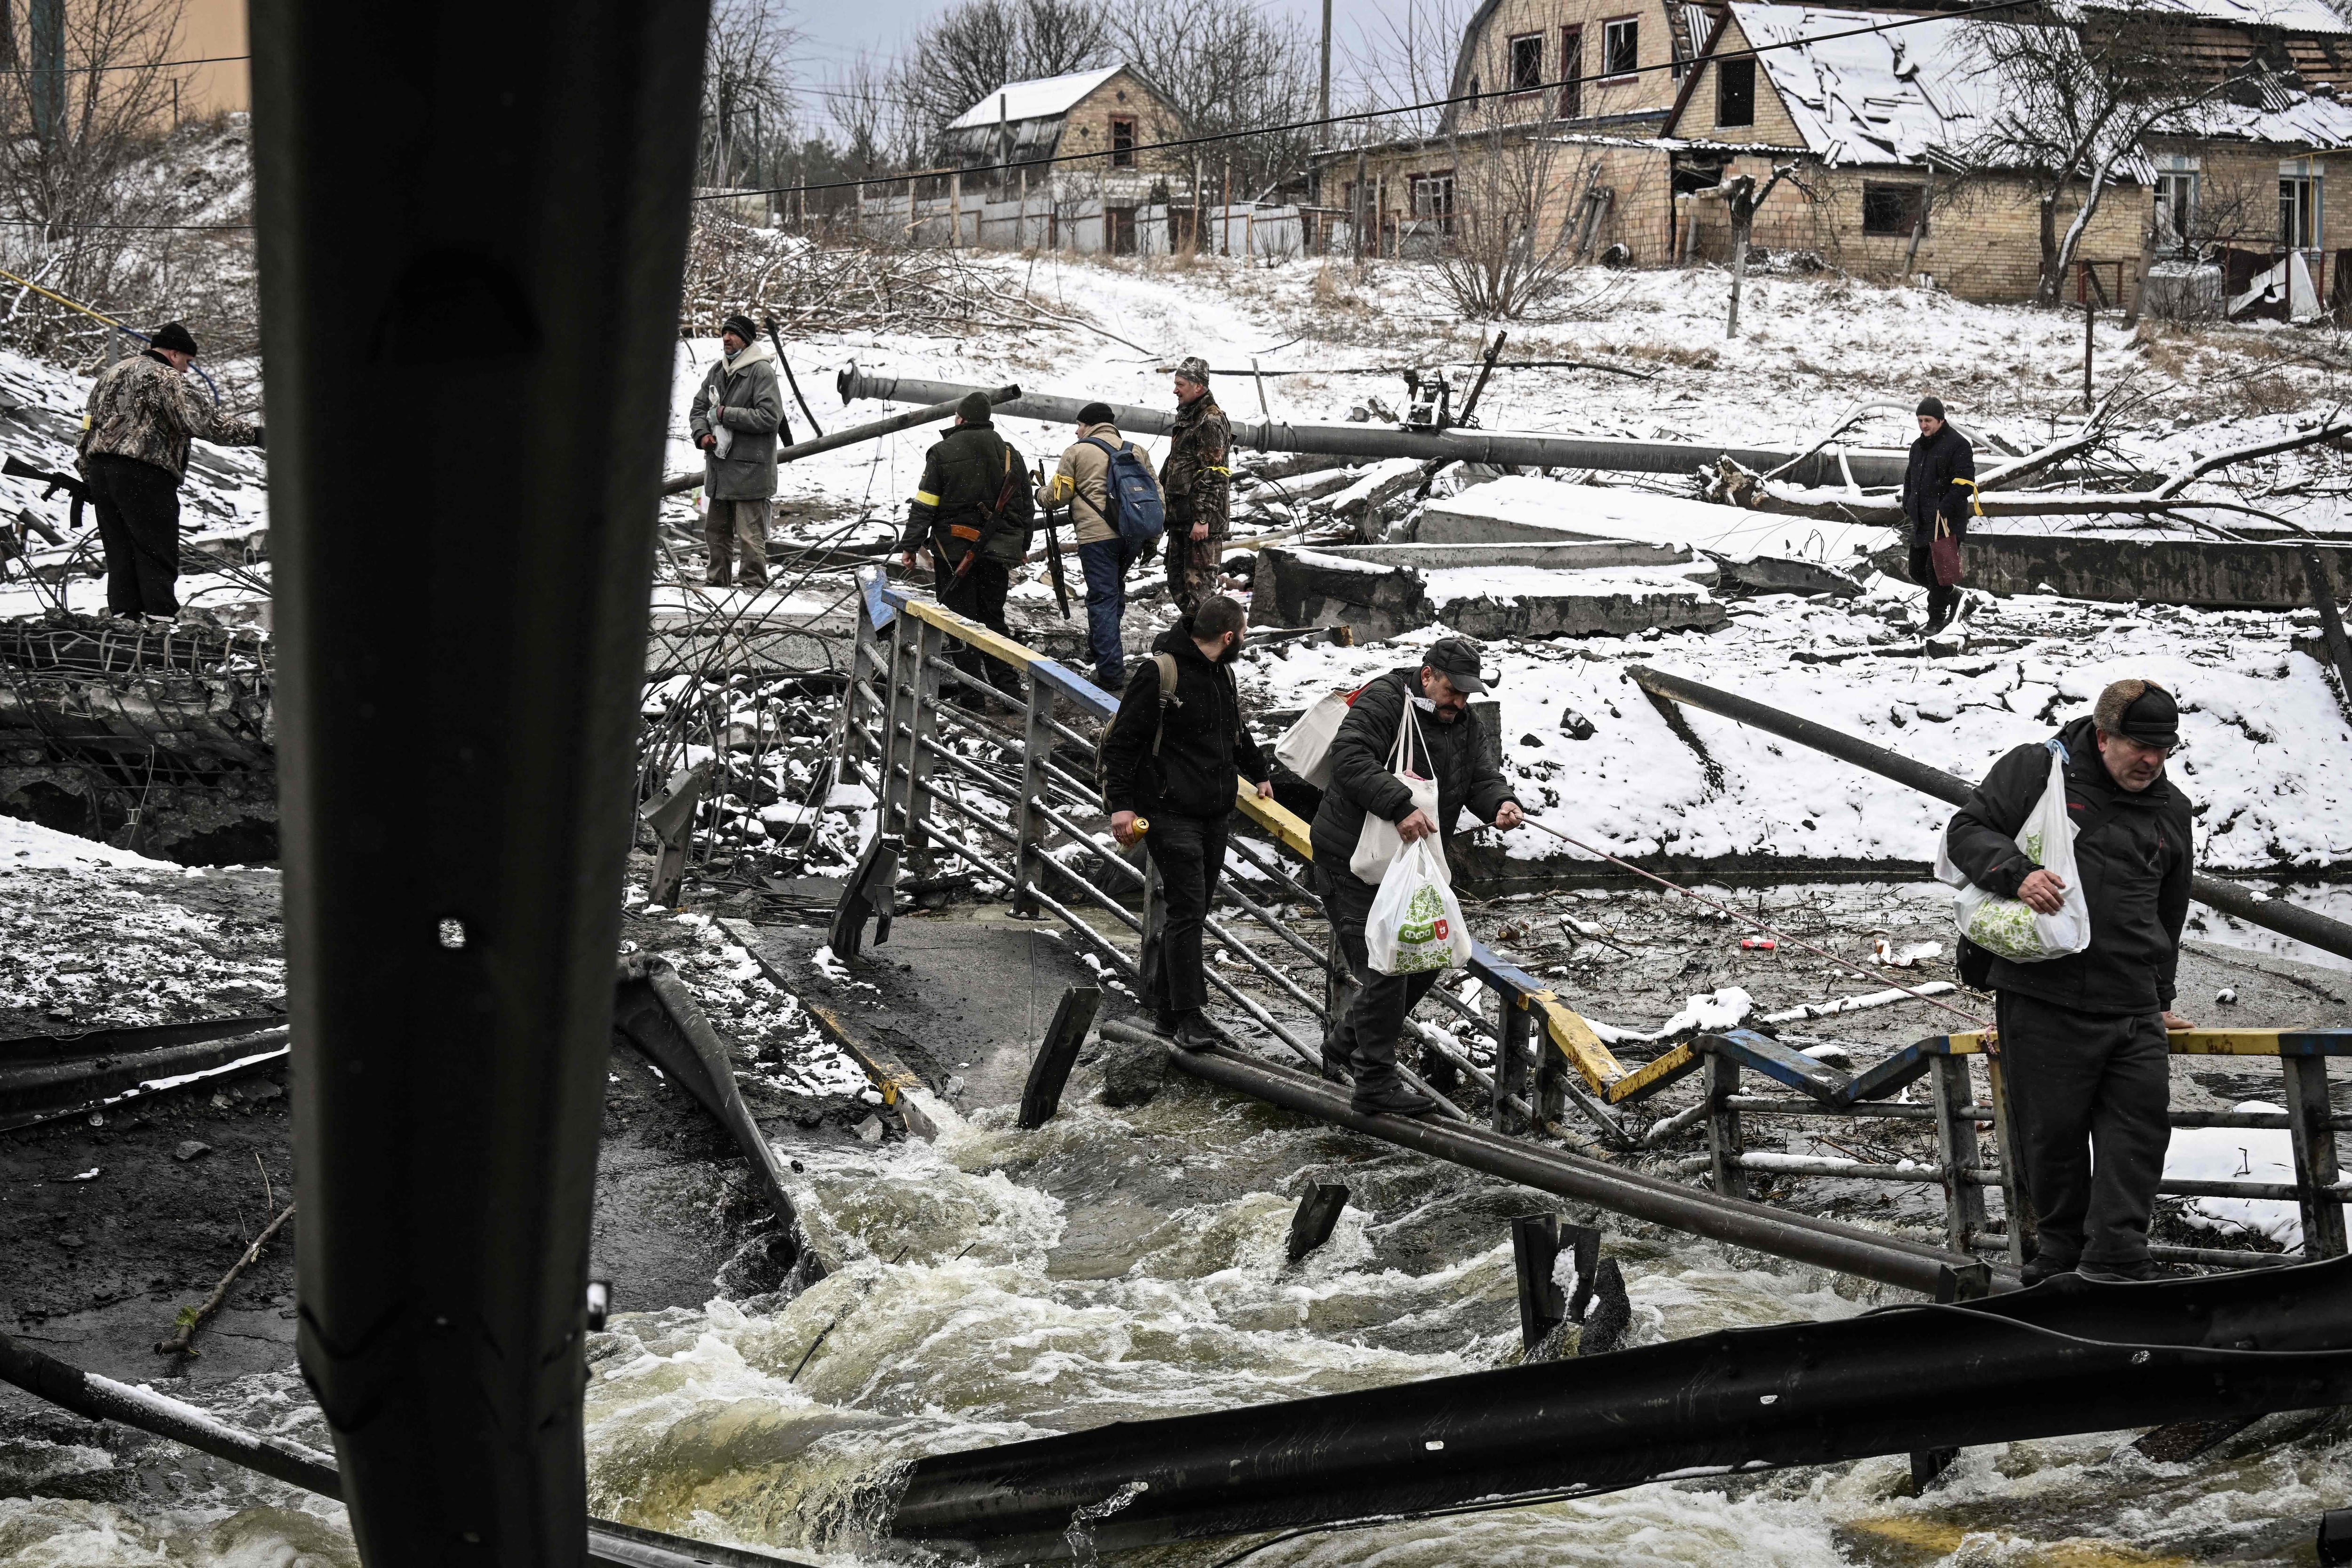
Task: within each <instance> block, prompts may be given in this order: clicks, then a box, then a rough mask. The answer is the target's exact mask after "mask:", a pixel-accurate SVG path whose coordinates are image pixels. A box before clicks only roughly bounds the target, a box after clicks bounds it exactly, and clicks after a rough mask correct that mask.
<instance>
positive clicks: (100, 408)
mask: <svg viewBox="0 0 2352 1568" xmlns="http://www.w3.org/2000/svg"><path fill="white" fill-rule="evenodd" d="M195 357H196V340H195V339H194V337H192V336H191V335H189V332H188V329H187V328H186V327H184V326H183V325H181V324H180V323H179V322H177V321H172V322H168V323H166V324H165V325H164V326H163V329H162V330H161V331H158V332H156V334H155V337H154V340H153V343H152V346H151V347H150V348H149V349H148V351H147V352H146V353H142V354H141V355H139V356H138V357H137V358H135V359H127V360H123V361H121V363H117V364H114V365H111V366H110V367H109V368H108V369H107V370H106V372H105V373H104V374H101V375H100V377H99V378H98V380H97V382H96V383H95V384H93V385H92V386H91V387H90V389H89V409H88V412H87V413H86V414H85V415H84V416H83V418H82V431H81V444H80V452H81V458H80V467H81V471H82V475H83V477H84V478H85V479H87V480H88V481H89V499H90V502H91V504H92V505H93V506H95V507H96V508H97V510H98V537H99V541H100V543H101V544H103V545H104V546H105V548H106V608H107V611H108V613H109V614H111V615H117V616H136V615H142V614H144V615H150V616H173V615H177V614H178V613H179V610H180V600H179V594H178V582H179V576H180V481H181V479H183V478H184V477H185V476H186V474H187V471H188V444H189V442H190V441H192V440H198V439H201V440H205V441H211V442H215V443H216V444H217V445H220V446H223V447H258V446H260V445H261V427H260V426H257V425H256V424H254V423H253V422H252V421H250V420H247V419H239V418H238V417H236V416H235V415H232V414H225V413H222V412H220V411H219V410H218V409H217V408H216V407H215V405H213V404H212V403H211V402H210V401H209V400H208V399H206V398H205V397H204V396H202V395H199V394H198V393H197V391H196V389H195V388H194V387H192V386H190V385H189V384H188V379H187V376H186V374H185V372H186V371H187V368H188V362H189V361H191V360H193V359H194V358H195Z"/></svg>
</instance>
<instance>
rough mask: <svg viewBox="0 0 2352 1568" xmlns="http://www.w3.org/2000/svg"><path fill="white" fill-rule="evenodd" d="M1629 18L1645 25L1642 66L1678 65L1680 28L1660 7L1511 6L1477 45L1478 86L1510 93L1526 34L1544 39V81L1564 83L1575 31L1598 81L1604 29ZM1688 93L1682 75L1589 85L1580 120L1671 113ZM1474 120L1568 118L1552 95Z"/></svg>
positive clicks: (1493, 108) (1589, 2)
mask: <svg viewBox="0 0 2352 1568" xmlns="http://www.w3.org/2000/svg"><path fill="white" fill-rule="evenodd" d="M1625 17H1632V18H1633V19H1634V21H1636V22H1637V23H1638V24H1639V26H1637V27H1636V29H1635V37H1634V42H1635V45H1636V53H1637V56H1638V58H1637V59H1636V62H1635V63H1636V64H1638V65H1643V66H1664V65H1666V64H1668V63H1670V62H1671V61H1672V60H1673V59H1674V35H1673V31H1672V26H1671V24H1670V23H1669V22H1668V21H1667V18H1666V9H1665V6H1664V5H1662V4H1660V3H1659V0H1503V3H1502V4H1501V5H1498V6H1496V8H1495V14H1494V15H1493V16H1490V17H1489V18H1487V21H1486V29H1485V31H1484V32H1483V33H1482V34H1481V35H1480V36H1479V37H1478V39H1477V42H1476V45H1475V57H1474V63H1473V65H1472V68H1471V74H1472V75H1473V76H1475V78H1476V79H1477V82H1478V89H1479V90H1480V91H1482V92H1492V91H1494V90H1496V89H1498V88H1502V87H1505V86H1507V85H1508V83H1509V81H1510V79H1511V77H1510V58H1511V44H1510V41H1511V39H1512V38H1514V37H1519V36H1521V35H1524V34H1534V35H1537V36H1538V37H1541V38H1542V39H1543V79H1544V80H1545V81H1547V82H1556V81H1559V80H1560V79H1562V78H1563V77H1564V76H1565V75H1566V72H1565V71H1564V69H1563V68H1562V66H1561V56H1562V52H1563V50H1562V44H1563V37H1564V34H1565V32H1566V30H1567V29H1568V28H1570V27H1580V28H1581V29H1582V30H1583V35H1584V47H1583V68H1582V70H1581V71H1580V72H1579V73H1578V74H1579V75H1580V76H1584V77H1593V76H1597V75H1598V74H1599V72H1600V70H1601V26H1602V24H1603V23H1606V22H1612V21H1616V20H1620V19H1622V18H1625ZM1705 43H1706V39H1705V38H1698V39H1694V40H1693V47H1698V46H1700V45H1703V44H1705ZM1466 86H1467V84H1466V83H1465V87H1466ZM1680 86H1681V83H1679V82H1677V81H1676V80H1675V77H1674V73H1673V72H1671V71H1666V70H1651V71H1643V73H1641V74H1640V75H1637V76H1631V77H1620V78H1616V79H1611V80H1606V81H1590V80H1588V81H1586V82H1584V83H1583V85H1582V87H1581V88H1580V97H1579V101H1578V103H1577V106H1576V107H1577V113H1578V117H1579V118H1580V119H1591V118H1593V117H1595V116H1608V115H1621V114H1637V113H1640V112H1642V111H1643V110H1663V109H1666V108H1670V107H1671V106H1672V105H1673V103H1674V101H1675V89H1677V88H1679V87H1680ZM1470 112H1471V113H1472V114H1473V115H1479V114H1499V115H1502V116H1503V117H1505V119H1506V120H1507V121H1522V120H1536V119H1546V120H1549V119H1552V118H1555V117H1557V116H1558V115H1559V112H1560V106H1559V94H1558V93H1557V92H1546V93H1540V94H1528V95H1526V96H1523V97H1512V98H1505V99H1490V100H1486V104H1485V105H1482V106H1480V108H1479V109H1478V110H1473V111H1470Z"/></svg>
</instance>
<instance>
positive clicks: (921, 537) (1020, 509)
mask: <svg viewBox="0 0 2352 1568" xmlns="http://www.w3.org/2000/svg"><path fill="white" fill-rule="evenodd" d="M1008 478H1009V479H1011V481H1012V489H1011V493H1010V495H1009V496H1008V497H1007V499H1006V501H1005V505H1004V521H1003V523H1002V524H1000V525H999V526H998V528H997V531H996V532H995V533H994V534H992V535H991V536H990V538H989V540H988V542H987V543H988V547H987V549H986V550H984V551H982V555H981V558H982V560H985V561H993V562H996V563H999V564H1000V565H1005V566H1017V565H1019V564H1020V563H1021V558H1022V557H1023V556H1024V555H1025V554H1027V553H1028V551H1029V528H1030V524H1031V522H1032V521H1034V519H1035V517H1036V515H1037V503H1036V498H1035V497H1034V495H1032V494H1031V493H1030V489H1029V470H1028V464H1027V463H1026V462H1025V461H1024V459H1023V458H1022V456H1021V453H1020V452H1019V450H1017V449H1016V448H1015V447H1013V445H1012V444H1011V443H1009V442H1007V441H1006V440H1005V439H1004V437H1002V436H999V435H998V434H997V433H996V427H995V426H992V425H959V426H956V427H955V428H954V429H952V430H950V431H949V432H948V433H947V434H946V435H945V436H942V437H940V439H939V441H938V442H937V443H936V444H935V445H934V446H933V447H931V449H930V451H929V454H927V455H926V456H925V457H924V458H923V480H922V484H921V486H920V487H919V489H917V490H916V491H915V500H914V504H913V505H911V506H909V507H908V509H907V530H906V533H905V535H904V536H903V537H902V538H900V540H899V541H898V548H899V549H900V550H902V551H911V550H916V549H919V548H920V547H921V546H923V545H925V544H929V546H930V547H931V554H932V556H933V557H934V558H935V559H936V560H938V561H940V562H941V563H944V564H945V565H947V566H948V567H949V568H950V569H953V568H954V566H955V565H956V564H957V563H959V562H961V560H962V559H963V558H964V556H965V554H966V553H968V552H970V551H971V549H972V548H973V547H974V546H975V545H977V544H979V543H980V542H981V537H980V536H981V535H982V533H983V532H985V531H987V526H988V517H989V514H990V513H991V512H992V511H993V510H996V498H997V497H998V496H999V495H1003V494H1005V493H1006V491H1005V481H1006V480H1007V479H1008Z"/></svg>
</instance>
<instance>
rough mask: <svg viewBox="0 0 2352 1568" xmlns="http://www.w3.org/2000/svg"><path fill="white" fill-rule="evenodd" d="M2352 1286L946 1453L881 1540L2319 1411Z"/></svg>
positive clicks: (1114, 1543)
mask: <svg viewBox="0 0 2352 1568" xmlns="http://www.w3.org/2000/svg"><path fill="white" fill-rule="evenodd" d="M1972 1272H1973V1270H1972ZM2347 1287H2352V1279H2347V1273H2346V1271H2345V1270H2344V1269H2343V1268H2338V1267H2337V1266H2336V1264H2332V1263H2326V1264H2309V1265H2305V1266H2303V1267H2302V1268H2300V1269H2298V1270H2296V1271H2295V1272H2294V1273H2293V1274H2289V1275H2280V1274H2277V1273H2272V1272H2267V1271H2265V1272H2263V1273H2239V1274H2225V1275H2220V1276H2213V1277H2209V1278H2201V1279H2168V1280H2159V1281H2155V1282H2152V1283H2149V1284H2146V1285H2134V1286H2130V1287H2127V1288H2109V1287H2104V1286H2095V1285H2094V1286H2088V1287H2084V1288H2079V1289H2073V1290H2066V1289H2055V1290H2053V1289H2037V1290H2028V1291H2020V1292H2015V1293H2013V1294H2011V1295H2006V1296H2001V1297H1998V1298H1994V1299H1992V1300H1983V1301H1969V1302H1965V1303H1955V1304H1952V1305H1944V1306H1938V1305H1917V1306H1903V1307H1891V1308H1885V1309H1883V1310H1879V1311H1875V1312H1871V1313H1867V1314H1865V1315H1864V1316H1862V1317H1858V1318H1849V1319H1845V1320H1843V1321H1837V1322H1829V1323H1809V1322H1808V1323H1782V1324H1775V1325H1772V1326H1770V1327H1767V1328H1752V1329H1731V1330H1722V1331H1717V1332H1714V1333H1710V1334H1704V1335H1700V1336H1697V1337H1695V1338H1691V1339H1684V1340H1675V1341H1673V1342H1668V1343H1664V1344H1655V1345H1644V1346H1642V1347H1640V1348H1638V1349H1634V1350H1629V1351H1619V1352H1614V1353H1612V1354H1608V1355H1598V1356H1591V1357H1574V1358H1570V1359H1566V1360H1560V1361H1551V1362H1541V1363H1534V1364H1531V1365H1523V1366H1510V1367H1501V1368H1497V1369H1495V1370H1493V1371H1489V1372H1481V1373H1469V1374H1467V1375H1464V1376H1455V1377H1442V1378H1432V1379H1429V1380H1427V1381H1425V1382H1421V1383H1412V1384H1403V1385H1402V1386H1400V1387H1391V1388H1372V1389H1363V1390H1360V1391H1358V1392H1354V1393H1349V1394H1328V1395H1325V1396H1323V1397H1321V1398H1316V1399H1303V1400H1296V1401H1290V1402H1287V1403H1283V1404H1276V1405H1250V1406H1247V1407H1245V1408H1243V1409H1238V1410H1224V1411H1215V1412H1210V1413H1206V1414H1202V1415H1181V1416H1175V1417H1171V1418H1167V1419H1161V1420H1152V1421H1137V1422H1129V1423H1120V1424H1117V1425H1113V1426H1103V1427H1097V1428H1094V1429H1093V1430H1090V1431H1085V1432H1072V1433H1067V1434H1064V1435H1061V1436H1052V1437H1044V1438H1038V1439H1034V1440H1032V1441H1028V1442H1023V1443H1013V1444H1007V1445H1004V1446H1003V1447H983V1448H975V1449H970V1450H967V1451H965V1452H961V1453H950V1454H933V1455H928V1456H926V1457H924V1458H919V1459H918V1460H916V1461H915V1462H914V1464H913V1465H912V1466H911V1467H909V1468H908V1473H907V1475H906V1478H905V1480H904V1483H903V1488H902V1489H901V1491H900V1492H899V1495H898V1500H897V1505H896V1508H895V1510H893V1512H892V1515H891V1517H890V1521H889V1525H888V1530H889V1533H890V1534H891V1535H892V1536H894V1537H896V1538H897V1539H898V1540H901V1541H907V1542H920V1543H922V1544H924V1545H926V1546H929V1547H930V1548H932V1549H934V1550H936V1551H938V1552H940V1554H941V1555H942V1556H948V1557H953V1558H959V1559H963V1558H969V1559H975V1560H977V1561H979V1562H982V1563H1016V1562H1018V1563H1036V1562H1052V1561H1058V1560H1062V1559H1065V1558H1076V1559H1078V1560H1079V1561H1083V1562H1091V1561H1093V1560H1094V1558H1095V1555H1096V1553H1097V1552H1125V1551H1131V1550H1134V1549H1136V1548H1139V1547H1146V1546H1152V1545H1159V1544H1163V1543H1167V1542H1178V1541H1197V1540H1201V1539H1202V1538H1206V1537H1212V1536H1225V1535H1234V1534H1240V1533H1244V1532H1251V1533H1255V1532H1259V1531H1285V1530H1292V1531H1297V1530H1305V1529H1312V1528H1316V1527H1329V1526H1332V1525H1337V1524H1342V1523H1347V1522H1351V1521H1361V1522H1366V1523H1370V1522H1373V1521H1389V1520H1396V1519H1399V1518H1412V1517H1416V1516H1421V1515H1426V1514H1431V1513H1436V1512H1439V1511H1442V1510H1462V1509H1477V1508H1501V1507H1511V1506H1516V1505H1520V1504H1525V1503H1529V1502H1536V1501H1542V1500H1551V1499H1559V1498H1573V1497H1579V1496H1591V1495H1592V1494H1594V1493H1598V1492H1602V1491H1608V1490H1612V1489H1617V1488H1621V1487H1629V1486H1638V1485H1642V1484H1643V1483H1645V1482H1651V1481H1657V1480H1664V1479H1674V1478H1678V1477H1695V1476H1728V1475H1735V1474H1744V1473H1747V1472H1750V1471H1753V1470H1758V1469H1765V1468H1774V1467H1778V1466H1789V1465H1812V1464H1829V1463H1838V1462H1843V1461H1845V1460H1851V1459H1857V1458H1864V1457H1867V1456H1871V1455H1877V1454H1900V1453H1905V1452H1916V1451H1918V1450H1920V1449H1923V1448H1931V1447H1964V1446H1974V1445H1981V1444H1990V1443H2000V1442H2015V1441H2021V1440H2026V1439H2030V1438H2034V1437H2052V1436H2060V1435H2063V1434H2067V1433H2074V1432H2084V1431H2111V1430H2115V1429H2116V1428H2118V1427H2125V1426H2157V1425H2160V1424H2163V1423H2166V1422H2170V1421H2179V1420H2187V1419H2197V1418H2212V1417H2217V1416H2221V1415H2257V1414H2262V1413H2264V1412H2267V1411H2271V1410H2289V1409H2305V1408H2311V1407H2315V1406H2319V1405H2333V1404H2336V1403H2340V1402H2342V1401H2344V1400H2346V1399H2347V1398H2352V1349H2347V1340H2352V1332H2347V1323H2352V1311H2347V1298H2352V1288H2347ZM2231 1336H2235V1338H2234V1339H2233V1338H2232V1337H2231ZM2241 1343H2242V1344H2243V1345H2244V1346H2246V1347H2249V1348H2240V1344H2241Z"/></svg>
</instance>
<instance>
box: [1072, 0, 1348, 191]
mask: <svg viewBox="0 0 2352 1568" xmlns="http://www.w3.org/2000/svg"><path fill="white" fill-rule="evenodd" d="M1111 32H1112V38H1113V43H1114V46H1115V47H1116V48H1117V49H1118V53H1119V56H1120V58H1123V59H1125V60H1126V62H1127V63H1128V64H1129V65H1131V66H1133V67H1134V68H1136V69H1137V70H1139V71H1140V72H1142V73H1143V75H1144V77H1145V78H1146V79H1148V80H1150V82H1151V84H1152V85H1153V86H1155V87H1157V88H1159V89H1160V90H1161V91H1163V92H1165V93H1167V94H1168V96H1169V97H1170V98H1171V99H1173V100H1175V102H1176V105H1177V108H1178V109H1179V110H1180V111H1181V113H1182V114H1183V116H1184V125H1185V129H1186V131H1187V132H1190V133H1191V134H1192V135H1194V136H1223V135H1227V134H1229V133H1231V132H1242V131H1248V130H1250V129H1252V128H1253V127H1256V126H1266V125H1281V124H1288V123H1292V122H1295V121H1302V120H1306V119H1308V118H1310V117H1312V116H1313V114H1314V113H1315V102H1316V94H1317V92H1318V85H1319V84H1318V68H1317V61H1316V47H1315V46H1314V45H1313V44H1312V43H1311V42H1309V40H1308V38H1307V34H1306V32H1305V30H1304V29H1303V28H1302V27H1301V26H1299V25H1298V23H1297V21H1295V20H1293V19H1290V18H1286V17H1279V16H1273V15H1270V14H1269V13H1268V12H1266V11H1261V10H1257V9H1255V8H1252V7H1248V6H1224V7H1218V6H1210V7H1191V8H1187V7H1184V6H1180V5H1168V4H1166V3H1165V0H1127V4H1126V5H1123V6H1122V7H1121V8H1120V9H1119V10H1118V11H1117V12H1116V13H1115V14H1114V16H1113V18H1112V25H1111ZM1318 141H1319V138H1318V136H1317V135H1316V133H1315V132H1311V131H1304V130H1302V131H1281V132H1265V133H1263V134H1260V135H1254V136H1235V137H1234V139H1233V140H1231V141H1228V142H1221V143H1219V144H1217V145H1216V146H1215V148H1214V151H1213V156H1214V157H1215V158H1216V159H1217V160H1218V161H1219V162H1221V163H1222V162H1224V161H1226V160H1230V161H1231V163H1232V166H1233V171H1234V180H1235V183H1236V187H1237V188H1236V189H1235V191H1234V195H1236V196H1244V195H1247V196H1250V197H1256V196H1260V195H1265V194H1268V193H1270V192H1272V191H1274V190H1276V189H1278V188H1280V187H1281V186H1283V185H1285V184H1290V183H1291V182H1292V181H1294V180H1295V179H1297V178H1299V177H1301V176H1302V175H1303V174H1304V172H1305V169H1306V164H1307V151H1308V150H1309V149H1310V148H1311V147H1313V146H1315V145H1317V144H1318Z"/></svg>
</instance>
